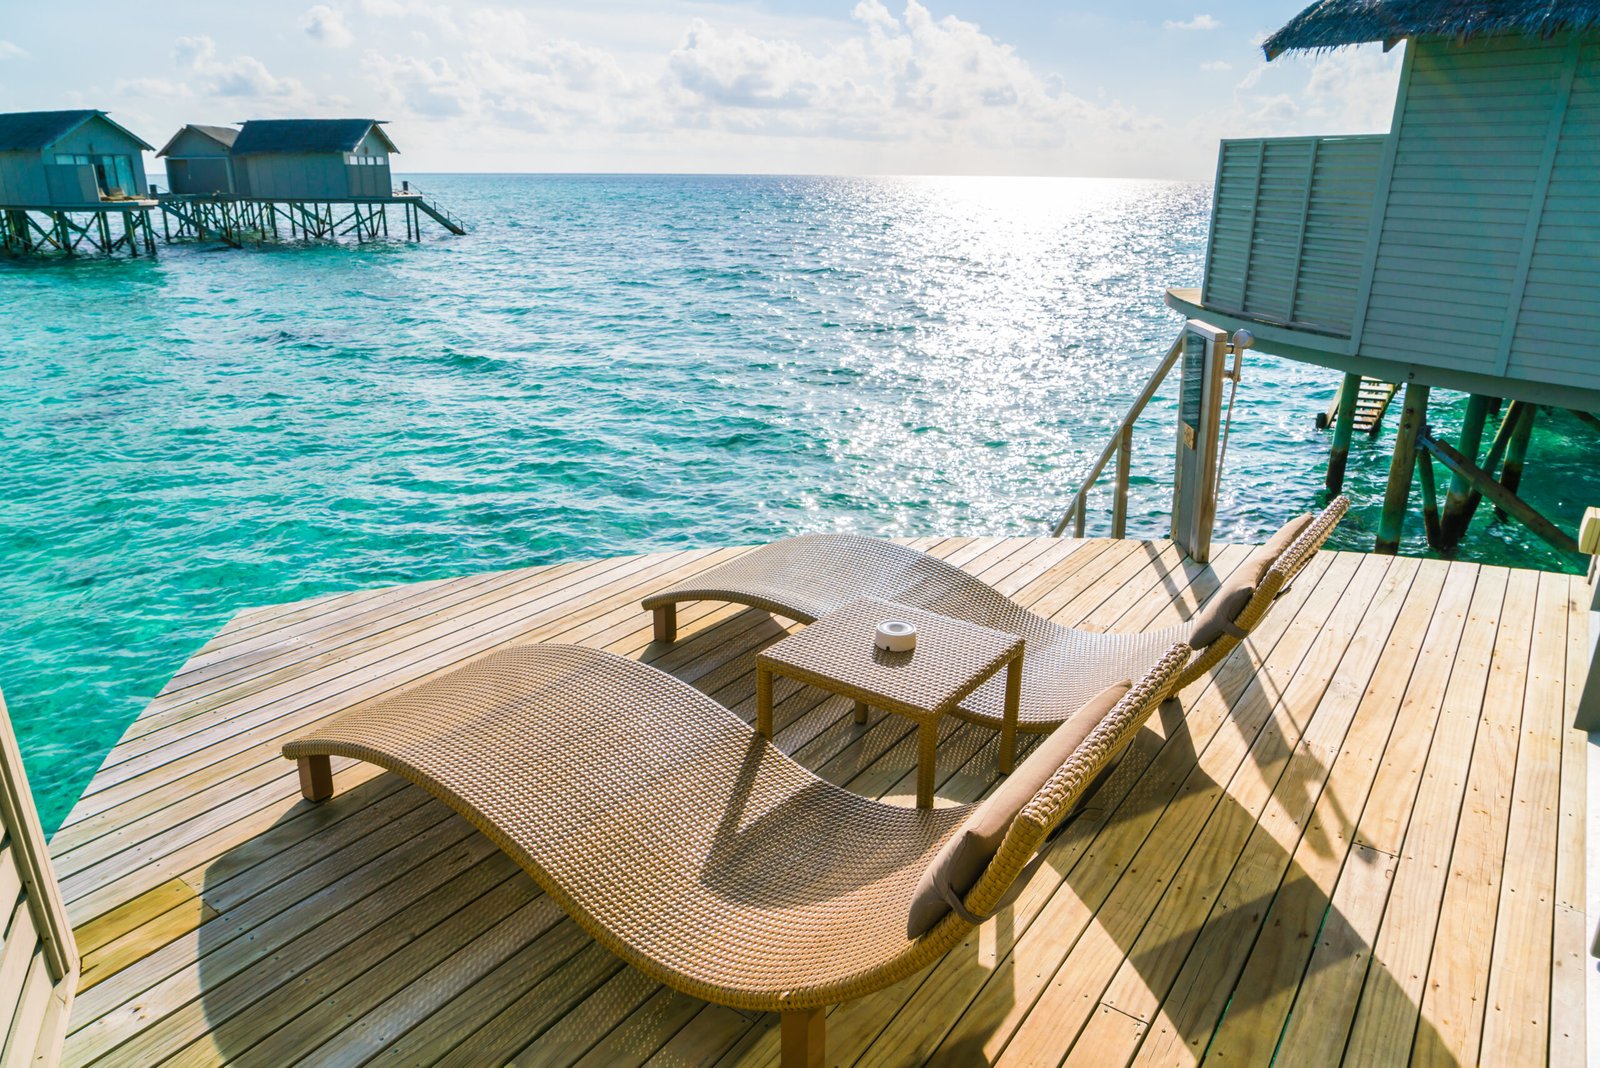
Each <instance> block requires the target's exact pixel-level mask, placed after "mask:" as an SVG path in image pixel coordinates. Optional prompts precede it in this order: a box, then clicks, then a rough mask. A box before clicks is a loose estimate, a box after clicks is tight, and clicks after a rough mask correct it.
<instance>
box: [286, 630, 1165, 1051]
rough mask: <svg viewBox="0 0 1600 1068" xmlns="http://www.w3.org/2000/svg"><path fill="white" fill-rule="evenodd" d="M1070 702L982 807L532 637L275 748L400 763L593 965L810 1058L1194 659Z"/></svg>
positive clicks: (314, 760)
mask: <svg viewBox="0 0 1600 1068" xmlns="http://www.w3.org/2000/svg"><path fill="white" fill-rule="evenodd" d="M1188 655H1189V649H1188V647H1187V646H1184V645H1182V644H1178V645H1175V646H1173V647H1172V648H1171V649H1169V650H1168V651H1167V652H1166V653H1165V654H1164V655H1163V656H1162V657H1160V658H1159V659H1158V661H1157V663H1156V665H1155V666H1154V668H1153V669H1152V670H1151V671H1150V672H1149V673H1148V674H1147V675H1145V676H1144V677H1143V678H1142V679H1141V680H1140V681H1139V682H1138V683H1137V684H1136V685H1134V686H1132V688H1131V689H1130V688H1129V686H1128V683H1127V682H1122V683H1121V684H1120V685H1116V686H1113V687H1111V688H1109V689H1108V690H1106V691H1105V692H1103V693H1102V694H1100V695H1098V697H1097V699H1096V701H1095V702H1091V704H1090V705H1088V706H1085V708H1084V709H1082V710H1081V711H1080V714H1079V715H1076V716H1074V717H1072V718H1071V719H1070V720H1069V721H1068V724H1067V725H1066V726H1064V727H1063V728H1062V729H1061V730H1060V731H1058V732H1056V733H1055V734H1054V735H1051V736H1050V737H1049V738H1046V739H1045V740H1044V741H1042V742H1041V743H1040V744H1039V746H1038V748H1037V749H1035V751H1034V752H1033V753H1032V754H1031V755H1030V756H1029V757H1028V759H1027V760H1026V761H1025V762H1023V764H1022V765H1021V766H1020V767H1019V768H1018V769H1017V770H1016V771H1015V772H1013V773H1012V774H1011V775H1010V776H1008V777H1007V778H1006V779H1005V780H1003V781H1002V783H1001V784H1000V786H999V787H998V788H997V789H996V791H995V792H994V794H992V795H991V796H990V798H989V799H988V800H986V801H984V802H983V803H982V804H979V805H963V806H959V807H951V808H935V809H915V808H909V807H902V806H899V805H891V804H885V803H883V802H879V801H875V800H871V799H869V798H865V797H861V796H859V795H857V794H853V793H851V792H849V791H848V790H845V789H842V788H840V787H838V786H834V785H833V784H831V783H828V782H826V781H824V780H822V779H820V778H818V777H817V776H816V775H813V774H812V773H811V772H810V771H808V770H807V769H806V768H804V767H802V766H801V765H799V764H797V763H795V762H794V761H793V760H791V759H790V758H789V757H788V756H786V755H785V754H784V753H783V752H782V751H781V750H779V749H778V748H777V747H776V746H774V745H773V744H772V743H771V742H769V741H767V740H766V739H764V738H762V737H760V736H759V735H758V734H756V733H755V731H753V730H752V729H751V728H750V727H749V726H748V725H747V724H746V723H745V722H744V721H743V720H741V719H739V718H738V717H737V716H735V715H734V714H733V713H731V712H729V711H728V710H727V709H725V708H723V707H722V706H721V705H719V704H718V703H717V702H715V701H714V700H712V699H711V698H710V697H707V696H706V695H704V694H702V693H700V692H699V691H698V690H696V689H694V688H693V687H692V686H690V685H688V684H687V683H684V682H682V681H680V680H678V679H676V678H673V677H672V676H670V675H667V674H664V673H662V672H660V671H657V670H655V669H654V668H651V667H648V666H646V665H643V664H639V663H636V662H634V661H632V660H626V659H623V658H621V657H618V656H614V655H612V654H610V653H604V652H599V651H596V650H592V649H585V648H579V647H576V646H563V645H527V646H520V647H513V648H510V649H506V650H503V651H500V652H497V653H493V654H490V655H489V656H486V657H484V658H482V659H481V660H478V661H476V662H475V663H472V664H469V665H468V666H466V667H463V668H460V669H458V670H456V671H454V672H452V673H450V674H448V675H445V676H441V677H440V678H437V679H434V680H432V681H429V682H425V683H423V684H421V685H419V686H417V687H415V688H413V689H411V690H409V691H405V692H403V693H400V694H398V695H396V696H394V697H392V698H388V699H385V700H382V701H380V702H376V703H373V704H369V705H366V706H358V707H356V708H353V709H351V710H349V711H346V712H344V713H341V714H339V715H337V716H335V717H334V718H333V719H331V720H330V721H329V722H327V723H325V724H323V725H322V726H321V727H319V728H318V729H317V730H316V731H315V732H313V733H312V734H310V735H307V736H305V737H302V738H298V739H296V740H294V741H292V742H290V743H288V744H287V745H285V746H284V748H283V753H284V755H285V756H287V757H289V758H291V759H295V760H297V761H299V766H300V782H301V788H302V790H303V791H304V792H305V794H306V796H307V798H309V799H310V800H312V801H321V800H323V799H325V798H327V797H329V796H331V794H332V792H333V779H332V775H331V765H330V761H329V758H330V757H349V758H353V759H355V760H362V761H367V762H369V763H373V764H377V765H379V766H380V767H384V768H387V769H389V770H391V771H394V772H396V773H398V774H400V775H402V776H404V777H405V778H407V779H409V780H411V781H412V782H413V783H416V784H417V785H418V786H421V787H422V788H423V789H425V790H427V791H428V792H429V793H431V794H433V795H434V796H436V797H438V798H440V799H441V800H443V801H444V802H445V803H447V804H448V805H450V806H451V807H452V808H454V809H455V810H456V811H457V812H459V813H461V814H462V815H463V816H465V817H466V818H467V819H468V820H470V821H471V822H472V823H473V824H474V825H476V826H477V827H478V829H479V830H481V831H483V833H484V834H486V835H488V836H489V838H491V839H492V840H493V841H494V842H495V844H497V845H498V846H499V847H500V848H501V849H503V850H505V851H506V853H507V854H509V855H510V856H511V857H512V858H513V859H515V860H516V861H517V862H518V863H520V864H521V865H522V866H523V867H524V868H525V869H527V871H528V873H529V874H530V875H532V876H533V878H534V879H535V880H536V881H537V882H538V883H539V885H540V886H541V887H542V888H543V889H544V890H545V892H546V893H548V894H549V895H550V896H551V898H552V899H554V900H555V901H556V902H557V903H559V904H560V905H561V907H562V908H564V909H565V910H566V911H567V912H568V913H569V914H570V915H571V916H572V917H573V919H575V920H576V921H577V922H578V923H579V924H581V925H582V926H583V928H584V929H585V930H586V931H588V932H589V933H590V934H591V935H593V936H594V937H595V939H596V940H597V941H599V942H600V943H601V944H602V945H604V946H605V947H606V948H607V949H609V950H611V951H612V952H614V953H616V954H617V955H618V956H620V957H621V958H622V959H623V960H625V961H627V962H628V963H629V964H632V965H633V966H634V967H636V968H638V969H639V970H640V971H642V972H644V973H646V974H647V975H649V976H651V977H652V978H654V979H657V980H659V981H660V982H663V983H666V984H667V985H668V986H671V987H673V988H675V989H677V990H680V991H682V992H684V993H686V994H691V995H694V996H696V997H700V998H704V999H706V1000H708V1001H713V1002H717V1003H719V1004H722V1005H729V1006H732V1007H734V1008H738V1009H751V1010H759V1011H778V1012H781V1013H782V1014H783V1017H782V1046H783V1051H784V1055H783V1063H784V1064H785V1066H798V1065H807V1066H810V1065H820V1064H821V1063H822V1054H823V1049H822V1046H823V1041H822V1040H823V1014H824V1011H825V1009H826V1007H827V1006H829V1005H833V1004H837V1003H839V1002H842V1001H848V1000H851V999H853V998H858V997H861V996H863V995H866V994H870V993H872V992H874V991H877V990H881V989H883V988H884V987H887V986H889V985H890V984H892V983H894V982H896V981H898V980H899V979H902V978H904V977H906V976H908V975H912V974H914V973H915V972H917V971H920V970H921V969H922V968H924V967H926V966H927V965H929V964H931V963H932V962H933V961H935V960H937V959H938V958H939V957H941V956H943V955H944V954H945V953H946V952H948V951H949V950H950V949H951V948H952V947H954V946H955V945H956V944H957V943H959V942H960V941H961V940H962V939H963V938H964V937H965V936H966V935H967V933H968V932H969V931H970V930H971V929H972V927H973V926H974V924H976V923H979V922H981V921H982V919H983V918H985V917H987V916H989V915H991V914H992V913H993V912H994V911H995V910H996V909H997V908H999V907H1000V906H1001V905H1002V904H1003V902H1004V898H1005V895H1006V894H1007V891H1008V890H1009V889H1010V887H1011V885H1012V883H1013V881H1014V880H1016V879H1017V877H1018V875H1019V874H1020V873H1021V872H1022V870H1023V868H1024V866H1025V865H1026V864H1027V863H1028V862H1029V860H1030V859H1031V858H1032V857H1033V856H1034V854H1035V852H1036V851H1037V850H1038V849H1039V848H1040V846H1041V845H1042V844H1043V843H1044V842H1045V840H1046V839H1047V838H1048V837H1049V836H1050V834H1051V833H1052V832H1053V831H1054V830H1055V829H1056V827H1057V826H1058V825H1059V824H1060V823H1061V822H1062V820H1063V819H1064V818H1066V817H1067V816H1068V814H1069V813H1070V812H1071V811H1072V810H1073V808H1074V806H1075V805H1076V804H1077V803H1078V802H1079V801H1080V800H1081V798H1082V797H1083V795H1084V793H1085V792H1086V790H1087V788H1088V787H1089V785H1090V784H1091V783H1093V782H1094V781H1095V778H1096V776H1097V775H1098V773H1099V772H1100V771H1102V770H1103V769H1104V768H1105V767H1106V766H1107V765H1108V764H1109V762H1110V761H1111V760H1112V759H1113V758H1114V757H1115V756H1116V755H1117V754H1118V753H1119V752H1120V751H1121V749H1122V748H1123V747H1124V746H1125V745H1126V744H1127V743H1128V742H1129V740H1131V739H1132V738H1133V737H1134V735H1136V734H1137V733H1138V731H1139V729H1140V726H1141V725H1142V724H1143V723H1144V722H1145V720H1146V719H1148V718H1149V716H1150V714H1151V712H1152V711H1153V710H1154V709H1155V708H1156V707H1157V705H1158V704H1159V703H1160V701H1161V700H1162V698H1163V697H1164V696H1165V695H1166V694H1167V692H1168V691H1169V690H1170V688H1171V685H1172V683H1173V680H1174V679H1176V678H1177V675H1178V673H1179V672H1180V671H1181V670H1182V669H1183V665H1184V663H1185V661H1186V660H1187V659H1188Z"/></svg>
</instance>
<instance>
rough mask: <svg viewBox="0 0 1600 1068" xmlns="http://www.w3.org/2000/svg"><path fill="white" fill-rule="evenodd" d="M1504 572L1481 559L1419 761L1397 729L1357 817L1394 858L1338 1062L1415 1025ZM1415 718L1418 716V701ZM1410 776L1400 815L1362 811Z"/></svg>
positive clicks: (1356, 1059) (1394, 1041)
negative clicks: (1410, 795) (1410, 800)
mask: <svg viewBox="0 0 1600 1068" xmlns="http://www.w3.org/2000/svg"><path fill="white" fill-rule="evenodd" d="M1508 576H1509V573H1508V572H1506V571H1505V570H1503V569H1500V568H1484V569H1482V570H1481V571H1480V572H1479V573H1478V576H1477V582H1476V583H1475V585H1474V588H1473V591H1472V600H1471V604H1470V607H1469V608H1468V611H1467V619H1466V623H1465V626H1464V628H1463V630H1462V635H1461V641H1460V644H1459V645H1458V647H1457V648H1456V650H1455V658H1454V660H1453V661H1452V663H1451V667H1450V678H1449V681H1448V683H1447V684H1446V687H1445V691H1444V695H1443V697H1442V698H1441V708H1440V709H1439V711H1438V713H1437V715H1436V716H1435V722H1434V725H1433V728H1432V730H1431V731H1430V732H1429V737H1430V738H1431V744H1424V745H1423V746H1421V747H1420V749H1421V752H1422V757H1423V759H1424V761H1425V762H1424V763H1420V764H1418V768H1419V770H1418V771H1417V773H1416V774H1413V773H1412V771H1411V764H1412V761H1413V759H1415V751H1416V749H1417V748H1418V747H1416V746H1414V745H1412V744H1411V741H1410V739H1408V738H1406V737H1403V736H1401V735H1400V734H1398V733H1397V734H1396V735H1395V736H1394V738H1393V739H1392V740H1391V742H1390V746H1389V750H1390V751H1392V750H1394V749H1395V748H1396V745H1397V743H1399V744H1400V745H1401V747H1402V748H1403V749H1404V755H1403V756H1401V757H1400V758H1398V759H1394V758H1392V757H1391V755H1390V752H1389V751H1386V753H1385V760H1384V764H1383V766H1382V767H1381V768H1380V769H1379V771H1378V777H1377V780H1376V781H1375V783H1374V786H1373V792H1372V794H1370V795H1369V798H1368V802H1367V808H1366V810H1365V811H1364V812H1363V813H1362V818H1361V821H1360V822H1358V824H1357V828H1356V835H1355V841H1356V844H1357V845H1358V846H1366V847H1368V848H1372V849H1375V850H1377V851H1378V852H1380V853H1383V852H1386V851H1385V850H1383V849H1382V848H1380V847H1379V845H1378V844H1377V843H1379V842H1383V843H1386V844H1387V843H1392V847H1393V848H1394V849H1396V850H1398V851H1399V855H1400V862H1399V863H1398V864H1397V865H1396V866H1395V874H1394V878H1393V880H1392V882H1391V886H1390V890H1389V901H1388V904H1387V905H1386V906H1385V908H1384V915H1383V919H1382V921H1381V922H1380V925H1379V928H1378V941H1377V943H1376V944H1375V945H1374V948H1373V958H1372V962H1371V965H1370V967H1369V969H1368V974H1367V979H1366V981H1365V984H1364V985H1363V987H1362V991H1361V997H1360V1004H1359V1007H1358V1009H1357V1012H1356V1018H1355V1022H1354V1023H1353V1024H1352V1025H1351V1029H1350V1037H1349V1040H1348V1043H1347V1045H1346V1051H1345V1063H1346V1064H1349V1065H1352V1066H1359V1065H1367V1064H1403V1063H1405V1062H1406V1060H1407V1058H1408V1054H1409V1051H1410V1049H1411V1043H1412V1040H1413V1036H1414V1035H1415V1034H1416V1032H1417V1030H1418V1015H1419V1012H1420V1006H1421V1004H1422V999H1423V994H1424V989H1425V987H1424V983H1425V980H1426V978H1427V974H1428V962H1429V960H1430V959H1431V957H1432V954H1433V944H1434V932H1435V930H1436V929H1437V926H1438V917H1439V905H1440V902H1441V900H1442V898H1443V895H1444V886H1445V882H1446V879H1447V877H1448V874H1449V870H1450V849H1451V843H1452V841H1453V839H1454V829H1455V826H1456V821H1457V820H1458V819H1459V817H1460V813H1461V803H1462V797H1463V794H1464V792H1465V789H1466V780H1467V768H1468V765H1469V763H1470V761H1471V758H1472V746H1473V741H1474V739H1475V738H1476V736H1477V729H1478V717H1479V714H1480V713H1481V712H1482V709H1483V695H1484V686H1485V684H1486V682H1487V680H1488V677H1489V664H1490V659H1491V657H1492V655H1493V649H1494V640H1495V633H1496V631H1497V630H1498V629H1499V621H1500V612H1501V610H1502V608H1503V607H1504V602H1505V591H1506V580H1507V578H1508ZM1421 718H1422V719H1423V720H1424V721H1425V720H1426V718H1427V711H1424V712H1423V713H1422V714H1421ZM1413 781H1414V782H1415V783H1416V785H1415V787H1414V789H1415V790H1416V800H1415V803H1414V804H1411V805H1407V806H1405V809H1406V810H1408V811H1409V816H1406V815H1404V814H1402V815H1401V816H1400V818H1398V819H1396V818H1394V816H1393V810H1392V809H1386V810H1383V811H1377V812H1376V813H1375V815H1376V817H1377V819H1376V820H1369V819H1368V813H1373V812H1374V806H1376V805H1378V804H1379V803H1380V799H1381V800H1382V802H1383V803H1384V804H1385V805H1392V806H1395V807H1399V805H1400V804H1402V803H1403V801H1402V800H1401V799H1402V798H1403V796H1404V795H1403V793H1402V791H1403V788H1404V787H1403V784H1405V783H1409V782H1413ZM1390 784H1393V785H1390ZM1386 786H1387V788H1385V787H1386ZM1374 822H1375V823H1377V825H1378V830H1377V832H1376V833H1369V832H1368V831H1367V830H1366V828H1367V827H1368V826H1369V825H1370V824H1372V823H1374ZM1430 1026H1431V1025H1430Z"/></svg>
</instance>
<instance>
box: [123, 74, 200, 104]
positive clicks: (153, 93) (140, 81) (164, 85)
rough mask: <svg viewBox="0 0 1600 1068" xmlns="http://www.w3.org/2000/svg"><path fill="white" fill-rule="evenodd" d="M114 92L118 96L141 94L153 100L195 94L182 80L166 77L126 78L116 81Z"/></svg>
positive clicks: (174, 98)
mask: <svg viewBox="0 0 1600 1068" xmlns="http://www.w3.org/2000/svg"><path fill="white" fill-rule="evenodd" d="M112 92H114V93H115V94H116V95H117V96H139V97H146V98H148V99H152V100H182V99H184V98H186V97H189V96H191V95H193V90H191V89H190V88H189V87H188V86H187V85H185V84H183V83H182V82H174V81H168V80H167V79H166V78H125V79H122V80H120V81H118V82H117V83H116V85H115V86H114V87H113V89H112Z"/></svg>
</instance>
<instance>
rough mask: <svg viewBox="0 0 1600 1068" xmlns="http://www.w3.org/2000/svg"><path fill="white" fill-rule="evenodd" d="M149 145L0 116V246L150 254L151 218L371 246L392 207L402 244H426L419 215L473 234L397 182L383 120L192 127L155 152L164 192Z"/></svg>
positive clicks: (179, 231) (75, 124)
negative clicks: (150, 171)
mask: <svg viewBox="0 0 1600 1068" xmlns="http://www.w3.org/2000/svg"><path fill="white" fill-rule="evenodd" d="M80 149H81V151H78V150H80ZM141 150H144V151H154V150H153V149H152V148H151V146H150V145H149V144H147V143H146V142H144V141H143V140H141V139H140V138H138V137H135V136H134V135H133V134H131V133H129V132H128V131H127V130H125V129H123V128H122V127H121V126H118V125H117V124H116V123H115V122H112V121H111V119H110V118H109V117H108V116H107V114H106V113H105V112H103V111H95V110H79V111H35V112H15V113H10V114H0V249H3V250H4V251H5V252H6V253H9V254H13V255H20V254H44V253H66V254H69V255H70V254H73V253H77V252H91V251H92V252H99V253H104V254H113V253H118V252H126V253H128V254H130V255H135V256H137V255H139V254H140V253H141V252H143V253H144V254H146V255H154V254H155V250H156V242H155V231H154V228H153V224H152V221H151V214H152V212H159V214H160V216H161V229H162V234H163V236H164V238H165V239H166V240H167V241H169V242H170V241H173V240H182V239H186V238H190V239H196V240H202V241H204V240H214V241H220V242H222V243H223V244H226V245H231V246H234V247H237V246H239V245H240V244H241V243H242V242H245V241H263V240H269V239H275V238H278V237H280V236H285V235H286V236H288V237H290V238H295V237H303V238H315V239H333V238H340V237H354V238H355V239H356V240H357V241H371V240H377V239H379V238H383V237H387V236H388V235H389V214H388V209H389V208H390V207H398V208H399V210H400V215H401V222H402V224H403V226H404V235H405V237H406V238H407V239H408V240H420V239H421V237H422V219H423V217H427V218H429V219H432V220H433V221H434V222H436V223H438V224H439V225H440V226H442V227H443V228H444V229H445V230H446V231H448V232H449V233H452V234H457V235H460V234H465V233H466V226H465V224H464V223H463V222H462V221H461V220H460V219H458V218H456V217H455V216H454V215H452V214H451V213H450V212H449V211H447V210H445V209H444V208H443V207H442V206H441V205H439V204H438V203H437V202H435V201H433V200H430V199H429V198H428V197H427V196H425V195H423V194H422V193H421V191H420V190H417V189H414V188H412V187H411V185H410V183H405V184H403V185H402V187H401V188H400V189H394V188H393V182H392V179H391V178H390V174H389V156H390V154H391V153H395V152H398V151H399V149H398V148H396V147H395V144H394V142H393V141H392V140H390V138H389V136H388V134H386V133H384V131H383V123H382V122H381V121H379V120H377V119H254V120H251V121H249V122H246V123H243V124H242V125H241V127H240V128H239V129H238V130H235V129H233V128H231V127H227V126H206V125H200V124H196V123H190V124H187V125H185V126H184V127H183V128H181V129H180V130H178V132H177V133H175V134H174V135H173V136H172V137H171V138H170V139H169V140H168V141H167V143H166V144H165V145H164V146H163V147H162V149H161V150H160V152H158V153H157V155H158V157H161V158H164V159H165V160H166V161H167V162H166V169H167V183H168V189H167V191H166V192H162V191H161V190H160V189H159V188H158V187H156V186H154V185H151V186H148V187H147V185H146V181H145V175H144V164H143V162H142V158H141V156H140V154H139V153H140V151H141ZM113 215H114V216H117V217H118V218H120V220H121V229H122V233H121V234H120V235H116V234H114V233H113V230H112V227H110V226H109V225H108V220H109V219H110V218H111V217H112V216H113Z"/></svg>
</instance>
